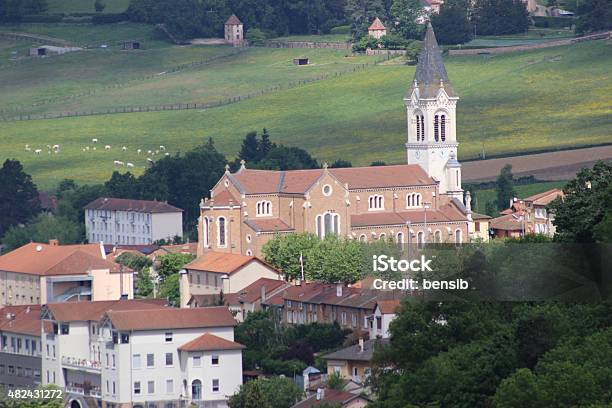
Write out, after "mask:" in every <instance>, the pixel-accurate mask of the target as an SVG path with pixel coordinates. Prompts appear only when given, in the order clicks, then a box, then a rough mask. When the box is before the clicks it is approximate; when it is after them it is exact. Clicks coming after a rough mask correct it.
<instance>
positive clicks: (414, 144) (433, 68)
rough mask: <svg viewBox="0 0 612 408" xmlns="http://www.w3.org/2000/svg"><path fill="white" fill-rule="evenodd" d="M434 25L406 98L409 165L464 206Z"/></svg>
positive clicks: (448, 90) (452, 103)
mask: <svg viewBox="0 0 612 408" xmlns="http://www.w3.org/2000/svg"><path fill="white" fill-rule="evenodd" d="M458 100H459V97H458V96H457V94H456V93H455V90H454V89H453V87H452V86H451V84H450V82H449V80H448V75H447V73H446V69H445V68H444V62H443V61H442V53H441V52H440V48H439V47H438V42H437V41H436V36H435V34H434V31H433V28H432V26H431V24H428V25H427V32H426V34H425V40H424V42H423V48H422V50H421V52H420V54H419V60H418V63H417V67H416V73H415V75H414V80H413V83H412V86H411V87H410V89H409V90H408V92H407V94H406V96H405V97H404V104H405V105H406V113H407V119H408V141H407V142H406V151H407V156H408V164H418V165H420V166H421V167H422V168H423V169H424V170H425V171H426V172H427V174H429V176H431V177H433V178H434V179H436V180H437V181H439V183H440V193H441V194H446V195H449V196H452V197H455V198H457V199H459V200H460V201H461V202H463V189H462V188H461V164H460V163H459V162H458V161H457V147H458V146H459V143H457V135H456V106H457V101H458Z"/></svg>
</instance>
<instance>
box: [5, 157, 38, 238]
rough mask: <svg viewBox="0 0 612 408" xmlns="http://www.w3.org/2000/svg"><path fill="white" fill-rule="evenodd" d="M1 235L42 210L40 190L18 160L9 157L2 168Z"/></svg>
mask: <svg viewBox="0 0 612 408" xmlns="http://www.w3.org/2000/svg"><path fill="white" fill-rule="evenodd" d="M0 180H1V181H2V182H0V236H2V235H3V234H4V233H5V232H6V231H7V230H8V228H9V227H11V226H13V225H17V224H25V223H26V222H28V221H29V220H30V219H32V217H34V216H35V215H36V214H37V213H39V212H40V201H39V198H38V190H37V189H36V185H35V184H34V183H33V182H32V177H31V176H30V175H29V174H27V173H25V172H24V171H23V166H22V165H21V163H20V162H19V161H18V160H10V159H7V160H6V161H5V162H4V164H3V165H2V168H0Z"/></svg>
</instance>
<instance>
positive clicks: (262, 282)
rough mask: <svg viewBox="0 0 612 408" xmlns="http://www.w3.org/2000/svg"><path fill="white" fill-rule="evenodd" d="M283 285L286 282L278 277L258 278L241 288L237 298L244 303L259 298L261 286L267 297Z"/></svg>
mask: <svg viewBox="0 0 612 408" xmlns="http://www.w3.org/2000/svg"><path fill="white" fill-rule="evenodd" d="M283 285H288V283H287V282H285V281H283V280H280V279H278V280H277V279H269V278H259V279H257V280H256V281H255V282H253V283H251V284H250V285H248V286H247V287H245V288H244V289H242V290H241V291H240V293H238V299H239V300H241V301H243V302H246V303H253V302H256V301H258V300H260V299H261V290H262V288H265V292H266V297H268V296H270V294H272V293H274V291H275V290H277V289H279V288H280V287H281V286H283Z"/></svg>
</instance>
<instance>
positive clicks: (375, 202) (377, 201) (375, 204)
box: [368, 194, 385, 210]
mask: <svg viewBox="0 0 612 408" xmlns="http://www.w3.org/2000/svg"><path fill="white" fill-rule="evenodd" d="M384 209H385V199H384V197H383V196H382V195H378V194H376V195H371V196H370V197H369V198H368V210H384Z"/></svg>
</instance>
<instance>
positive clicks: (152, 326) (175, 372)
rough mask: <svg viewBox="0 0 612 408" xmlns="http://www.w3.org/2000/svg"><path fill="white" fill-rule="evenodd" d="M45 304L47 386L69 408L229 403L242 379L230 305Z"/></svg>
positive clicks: (44, 371)
mask: <svg viewBox="0 0 612 408" xmlns="http://www.w3.org/2000/svg"><path fill="white" fill-rule="evenodd" d="M81 306H82V307H79V308H77V307H74V306H73V307H70V305H67V304H52V305H47V306H46V307H45V309H44V310H43V313H42V315H43V318H44V319H46V320H49V321H50V322H51V324H52V327H53V329H52V330H51V331H50V332H49V333H47V334H46V335H45V336H43V341H42V350H43V358H42V380H43V384H56V385H58V386H60V387H63V388H64V389H65V390H66V393H67V396H68V403H69V405H70V406H71V408H94V407H95V408H97V407H99V406H101V407H103V408H128V407H129V408H179V407H182V406H188V405H189V404H193V405H195V406H198V407H205V408H221V407H227V404H226V401H227V398H229V396H231V395H233V394H234V393H235V392H236V391H237V390H238V389H239V387H240V385H241V384H242V349H243V348H244V346H242V345H240V344H238V343H235V342H234V326H235V324H236V321H235V320H234V318H233V316H232V314H231V313H230V311H229V309H228V308H227V307H214V308H197V309H174V308H167V307H164V306H160V303H159V301H151V300H148V301H147V300H140V301H117V302H113V303H111V302H87V303H85V302H84V303H82V305H81Z"/></svg>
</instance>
